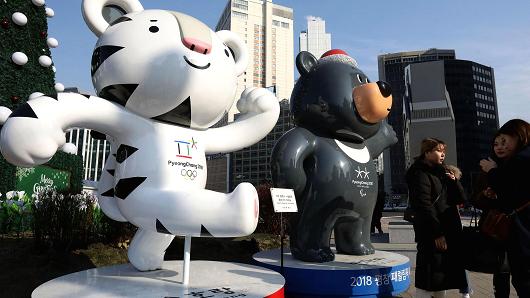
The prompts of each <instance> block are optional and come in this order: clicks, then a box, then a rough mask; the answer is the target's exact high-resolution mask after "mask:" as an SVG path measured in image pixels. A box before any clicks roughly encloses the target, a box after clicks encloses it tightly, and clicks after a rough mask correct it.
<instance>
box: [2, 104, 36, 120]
mask: <svg viewBox="0 0 530 298" xmlns="http://www.w3.org/2000/svg"><path fill="white" fill-rule="evenodd" d="M15 117H25V118H36V119H38V118H39V117H37V114H35V111H33V109H32V108H31V106H30V105H29V104H28V103H25V104H23V105H21V106H20V107H19V108H18V109H16V110H15V111H14V112H13V113H11V114H10V115H9V118H15Z"/></svg>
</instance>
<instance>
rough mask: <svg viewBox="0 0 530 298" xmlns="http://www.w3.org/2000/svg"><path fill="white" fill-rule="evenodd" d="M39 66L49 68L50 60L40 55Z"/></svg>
mask: <svg viewBox="0 0 530 298" xmlns="http://www.w3.org/2000/svg"><path fill="white" fill-rule="evenodd" d="M39 64H40V65H41V66H44V67H49V66H50V65H52V59H51V58H50V57H48V56H46V55H42V56H40V57H39Z"/></svg>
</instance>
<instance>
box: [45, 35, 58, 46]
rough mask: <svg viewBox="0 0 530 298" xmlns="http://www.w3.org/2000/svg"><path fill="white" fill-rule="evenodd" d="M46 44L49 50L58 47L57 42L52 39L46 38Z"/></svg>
mask: <svg viewBox="0 0 530 298" xmlns="http://www.w3.org/2000/svg"><path fill="white" fill-rule="evenodd" d="M46 44H47V45H48V46H49V47H50V48H56V47H58V46H59V42H58V41H57V39H55V38H53V37H48V39H46Z"/></svg>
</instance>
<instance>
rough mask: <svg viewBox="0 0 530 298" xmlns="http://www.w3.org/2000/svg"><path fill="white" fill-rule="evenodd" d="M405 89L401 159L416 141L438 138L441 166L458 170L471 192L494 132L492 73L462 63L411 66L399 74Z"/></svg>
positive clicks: (411, 151) (412, 151) (413, 151)
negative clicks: (444, 153)
mask: <svg viewBox="0 0 530 298" xmlns="http://www.w3.org/2000/svg"><path fill="white" fill-rule="evenodd" d="M405 86H406V87H405V88H406V92H405V97H404V99H405V102H404V103H405V119H407V121H405V124H406V125H405V127H406V128H408V129H406V130H405V131H406V132H408V133H406V135H408V138H407V137H406V138H405V140H406V141H407V140H408V141H409V145H408V146H406V148H409V149H406V152H407V154H406V157H407V160H409V162H410V158H411V157H413V156H417V155H419V152H418V151H419V142H420V141H421V139H422V138H424V137H427V136H433V137H439V138H441V139H443V140H444V141H446V142H447V143H448V145H449V150H450V152H449V153H448V158H449V160H447V163H452V164H455V165H457V166H458V167H460V169H461V170H462V173H463V175H462V178H461V182H462V184H463V185H464V187H465V188H467V190H468V191H471V190H472V188H473V181H474V180H475V178H476V175H478V173H479V171H480V167H479V161H480V159H482V158H485V157H487V156H489V155H490V154H491V149H492V147H491V144H492V138H493V136H494V135H495V132H496V131H497V129H498V127H499V120H498V109H497V98H496V94H495V93H496V92H495V78H494V72H493V69H492V68H491V67H488V66H485V65H482V64H479V63H476V62H473V61H466V60H445V61H437V62H424V63H415V64H411V65H409V66H407V68H406V69H405ZM445 99H450V100H449V101H448V102H447V103H445V101H446V100H445ZM451 118H452V119H453V120H451ZM406 143H407V142H406ZM453 147H454V148H453ZM453 152H455V153H456V156H454V155H455V153H453Z"/></svg>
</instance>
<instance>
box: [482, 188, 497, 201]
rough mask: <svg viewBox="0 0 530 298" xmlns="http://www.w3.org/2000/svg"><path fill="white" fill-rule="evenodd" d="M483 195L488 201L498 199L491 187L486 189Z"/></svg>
mask: <svg viewBox="0 0 530 298" xmlns="http://www.w3.org/2000/svg"><path fill="white" fill-rule="evenodd" d="M482 193H483V194H484V196H485V197H486V198H488V199H496V198H497V194H496V193H495V191H494V190H493V189H492V188H491V187H488V188H486V189H485V190H484V191H483V192H482Z"/></svg>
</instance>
